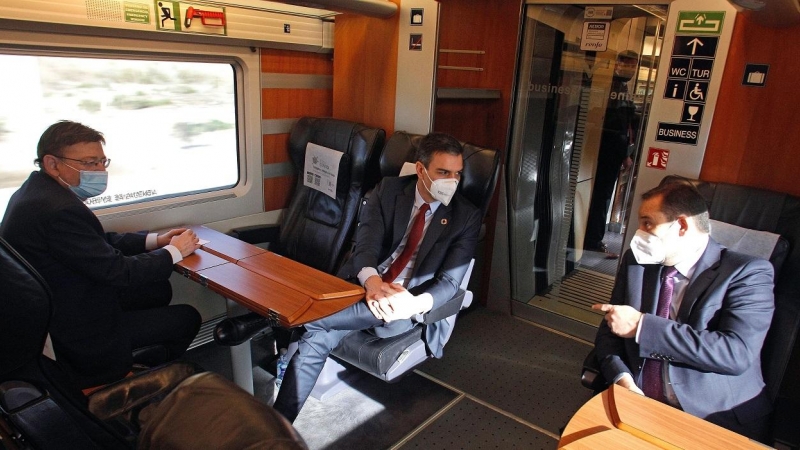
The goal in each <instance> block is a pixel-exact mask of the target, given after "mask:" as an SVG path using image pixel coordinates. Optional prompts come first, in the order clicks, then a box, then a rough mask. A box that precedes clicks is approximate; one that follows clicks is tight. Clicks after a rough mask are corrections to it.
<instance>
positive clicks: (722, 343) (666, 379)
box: [594, 181, 774, 439]
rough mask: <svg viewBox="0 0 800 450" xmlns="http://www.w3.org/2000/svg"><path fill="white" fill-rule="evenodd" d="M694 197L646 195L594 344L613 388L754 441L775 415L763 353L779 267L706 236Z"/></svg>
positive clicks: (671, 188) (660, 190)
mask: <svg viewBox="0 0 800 450" xmlns="http://www.w3.org/2000/svg"><path fill="white" fill-rule="evenodd" d="M709 231H710V224H709V219H708V209H707V206H706V204H705V201H704V200H703V197H702V196H701V195H700V193H699V192H697V190H696V189H695V188H694V187H693V186H691V185H689V184H687V183H683V182H674V181H673V182H671V183H670V182H667V183H662V185H660V186H658V187H656V188H654V189H652V190H650V191H648V192H646V193H645V194H644V195H643V196H642V205H641V208H640V209H639V229H638V230H637V231H636V236H635V237H634V238H633V240H632V241H631V250H630V251H629V252H627V253H626V254H625V256H624V259H623V261H622V265H621V266H620V268H619V271H618V273H617V280H616V284H615V286H614V290H613V293H612V297H611V304H603V305H594V308H595V309H598V310H602V311H604V312H605V313H606V315H605V320H604V321H603V322H602V323H601V324H600V328H599V329H598V331H597V338H596V340H595V347H596V349H597V357H598V360H599V361H600V366H601V370H602V372H603V375H604V376H605V377H606V379H607V380H610V381H613V382H615V383H617V384H619V385H622V386H624V387H627V388H629V389H631V390H633V391H636V392H639V393H644V394H645V395H647V396H648V397H653V398H656V399H658V400H661V401H663V402H665V403H667V404H670V405H672V406H674V407H676V408H680V409H682V410H684V411H686V412H688V413H690V414H692V415H695V416H697V417H701V418H703V419H706V420H708V421H710V422H713V423H716V424H718V425H721V426H723V427H725V428H728V429H731V430H733V431H736V432H738V433H741V434H744V435H747V436H749V437H751V438H754V439H760V438H763V433H764V431H765V430H766V424H767V417H768V415H769V413H770V410H771V403H770V401H769V399H768V396H767V393H766V390H765V387H764V380H763V378H762V375H761V347H762V345H763V343H764V338H765V337H766V334H767V330H768V329H769V326H770V322H771V319H772V314H773V311H774V300H773V292H772V291H773V281H772V277H773V269H772V265H771V264H770V263H769V262H767V261H764V260H762V259H757V258H754V257H750V256H747V255H743V254H739V253H735V252H732V251H729V250H727V249H726V248H725V247H723V246H721V245H720V244H718V243H717V242H715V241H714V240H713V239H711V238H710V237H709Z"/></svg>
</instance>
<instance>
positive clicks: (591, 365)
mask: <svg viewBox="0 0 800 450" xmlns="http://www.w3.org/2000/svg"><path fill="white" fill-rule="evenodd" d="M581 384H582V385H583V386H584V387H585V388H588V389H591V390H593V391H595V392H600V391H602V390H605V388H607V387H608V382H607V381H606V379H605V377H604V376H603V373H602V372H600V361H598V360H597V352H596V351H595V349H594V348H592V351H590V352H589V354H588V355H586V359H584V360H583V369H582V370H581Z"/></svg>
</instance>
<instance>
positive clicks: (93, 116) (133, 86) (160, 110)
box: [0, 54, 239, 217]
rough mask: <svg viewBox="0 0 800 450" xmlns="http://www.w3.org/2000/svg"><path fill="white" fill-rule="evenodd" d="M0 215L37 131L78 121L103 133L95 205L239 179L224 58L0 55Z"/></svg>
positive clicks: (28, 163)
mask: <svg viewBox="0 0 800 450" xmlns="http://www.w3.org/2000/svg"><path fill="white" fill-rule="evenodd" d="M0 67H3V68H4V70H2V71H0V85H2V86H3V87H4V92H3V101H2V102H0V217H2V214H3V212H4V211H5V208H6V205H7V204H8V200H9V198H10V197H11V195H12V194H13V193H14V191H16V190H17V188H19V186H20V185H21V184H22V183H23V182H24V181H25V180H26V179H27V178H28V175H29V174H30V173H31V172H32V171H34V170H38V167H36V166H35V165H34V164H33V160H34V159H35V158H36V144H37V142H38V140H39V137H40V136H41V134H42V132H43V131H44V130H45V129H46V128H47V127H48V126H49V125H50V124H52V123H55V122H56V121H59V120H72V121H77V122H81V123H83V124H85V125H88V126H90V127H92V128H95V129H96V130H98V131H101V132H102V133H103V134H104V136H105V138H106V146H105V152H106V157H108V158H110V159H111V160H112V161H113V162H112V164H111V166H110V167H109V168H108V171H109V183H108V189H107V190H106V192H105V193H104V194H103V195H101V196H99V197H95V198H92V199H89V200H87V202H86V203H87V204H88V205H89V206H90V207H91V208H93V209H94V208H103V207H109V206H114V205H121V204H127V203H132V202H142V201H148V200H152V199H156V198H164V197H175V196H179V195H185V194H189V193H194V192H203V191H209V190H215V189H224V188H227V187H231V186H234V185H235V184H236V183H237V182H238V178H239V175H238V150H237V132H236V107H235V104H236V92H235V90H236V84H235V73H234V68H233V66H232V65H231V64H226V63H199V62H165V61H140V60H120V59H97V58H71V57H52V56H23V55H4V54H0Z"/></svg>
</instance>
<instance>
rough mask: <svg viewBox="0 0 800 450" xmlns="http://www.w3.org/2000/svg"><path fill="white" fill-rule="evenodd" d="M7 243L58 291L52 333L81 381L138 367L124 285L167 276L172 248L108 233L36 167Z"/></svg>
mask: <svg viewBox="0 0 800 450" xmlns="http://www.w3.org/2000/svg"><path fill="white" fill-rule="evenodd" d="M0 236H2V237H3V238H4V239H5V240H7V241H8V242H9V243H10V244H11V245H12V246H13V247H14V248H15V249H16V250H17V251H19V253H20V254H21V255H22V256H23V257H25V259H27V260H28V262H30V264H31V265H32V266H33V267H34V268H35V269H36V270H37V271H38V272H39V273H40V274H41V275H42V276H43V277H44V279H45V281H47V284H48V285H49V287H50V289H51V291H52V293H53V306H54V312H53V318H52V320H51V323H50V336H51V339H52V341H53V349H54V351H55V354H56V358H57V360H58V362H59V363H60V364H61V365H62V366H64V368H65V369H66V370H67V372H69V373H70V375H71V376H72V377H73V379H74V380H76V382H78V383H80V384H81V385H97V384H102V383H106V382H109V381H112V380H114V379H119V378H121V377H123V376H125V374H127V372H128V371H129V370H130V367H131V343H130V337H129V336H127V334H126V333H125V331H124V327H122V326H120V320H121V309H120V305H119V301H118V289H119V288H120V287H125V286H137V285H142V284H146V283H151V282H154V281H160V280H166V279H168V278H169V276H170V274H171V273H172V267H173V266H172V257H171V256H170V253H169V252H168V251H167V250H164V249H159V250H155V251H152V252H145V238H146V233H124V234H117V233H105V232H104V231H103V227H102V225H101V224H100V221H99V220H97V217H96V216H95V215H94V213H92V211H91V210H90V209H89V208H88V207H86V205H84V204H83V202H81V201H80V200H79V199H78V197H76V196H75V194H73V193H72V192H70V191H69V190H67V189H65V188H64V187H63V186H61V185H60V184H58V182H57V181H55V180H54V179H53V178H51V177H50V176H49V175H47V174H45V173H44V172H33V173H32V174H31V175H30V177H29V178H28V180H27V181H26V182H25V183H24V184H23V185H22V187H20V188H19V190H18V191H17V192H15V193H14V195H12V196H11V200H10V201H9V203H8V208H7V209H6V213H5V217H4V218H3V222H2V224H0Z"/></svg>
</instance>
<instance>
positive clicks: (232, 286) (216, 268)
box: [175, 226, 364, 393]
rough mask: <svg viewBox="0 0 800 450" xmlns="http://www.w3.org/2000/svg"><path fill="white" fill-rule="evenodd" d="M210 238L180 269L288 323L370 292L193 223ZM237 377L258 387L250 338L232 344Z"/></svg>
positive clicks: (300, 322) (249, 386)
mask: <svg viewBox="0 0 800 450" xmlns="http://www.w3.org/2000/svg"><path fill="white" fill-rule="evenodd" d="M186 228H190V229H192V230H193V231H194V232H195V233H196V234H197V236H198V237H199V238H200V239H203V240H206V241H209V242H208V243H206V244H204V245H203V246H202V247H201V249H200V250H197V251H196V252H194V253H193V254H191V255H189V256H188V257H186V258H184V259H183V261H181V262H179V263H178V264H176V265H175V271H176V272H178V273H180V274H182V275H184V276H186V277H187V278H190V279H192V280H194V281H197V282H198V283H200V284H202V285H203V286H205V287H207V288H209V289H211V290H212V291H214V292H217V293H218V294H220V295H222V296H224V297H225V298H226V299H227V300H228V315H229V317H230V316H233V315H235V313H234V307H235V305H236V304H239V305H242V306H244V307H246V308H247V309H249V310H251V311H254V312H257V313H258V314H261V315H262V316H265V317H269V318H271V319H272V320H274V321H275V323H276V324H279V325H280V326H283V327H287V328H290V327H297V326H300V325H303V324H305V323H308V322H311V321H314V320H317V319H321V318H323V317H326V316H329V315H331V314H333V313H335V312H338V311H341V310H342V309H344V308H346V307H348V306H350V305H352V304H354V303H356V302H358V301H360V300H361V299H362V298H364V289H363V288H362V287H361V286H357V285H354V284H352V283H348V282H346V281H344V280H342V279H340V278H337V277H335V276H333V275H330V274H328V273H325V272H322V271H319V270H317V269H314V268H312V267H309V266H306V265H304V264H301V263H298V262H297V261H294V260H291V259H288V258H284V257H282V256H280V255H277V254H275V253H272V252H269V251H267V250H265V249H262V248H260V247H256V246H255V245H251V244H248V243H246V242H242V241H240V240H238V239H235V238H232V237H230V236H228V235H226V234H224V233H220V232H218V231H215V230H212V229H210V228H206V227H204V226H189V227H186ZM231 358H232V359H233V372H234V381H235V382H236V383H237V384H239V385H240V386H241V387H242V388H244V389H246V390H248V391H249V392H250V393H252V392H253V373H252V361H251V356H250V342H249V341H248V342H245V343H244V344H242V345H238V346H235V347H231Z"/></svg>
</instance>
